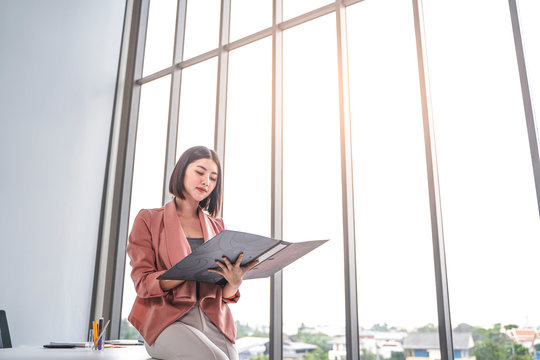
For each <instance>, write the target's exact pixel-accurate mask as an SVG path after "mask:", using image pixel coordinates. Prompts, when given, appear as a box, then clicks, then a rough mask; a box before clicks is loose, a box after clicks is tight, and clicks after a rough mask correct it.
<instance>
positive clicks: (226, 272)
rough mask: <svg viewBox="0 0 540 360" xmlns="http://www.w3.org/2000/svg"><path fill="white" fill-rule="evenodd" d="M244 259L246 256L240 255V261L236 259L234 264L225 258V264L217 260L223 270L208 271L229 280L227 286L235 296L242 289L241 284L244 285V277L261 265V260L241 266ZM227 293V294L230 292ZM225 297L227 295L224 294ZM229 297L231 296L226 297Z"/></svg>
mask: <svg viewBox="0 0 540 360" xmlns="http://www.w3.org/2000/svg"><path fill="white" fill-rule="evenodd" d="M243 258H244V254H243V253H242V254H240V255H239V256H238V259H236V262H235V263H234V264H233V263H231V261H230V260H229V259H228V258H227V257H226V256H224V257H223V262H221V261H218V260H216V264H217V265H218V266H219V267H220V268H221V269H208V271H210V272H213V273H216V274H220V275H221V276H223V277H224V278H225V280H227V283H228V284H227V285H229V287H230V289H227V290H229V291H233V290H234V292H233V294H232V295H234V294H235V293H236V291H238V288H239V287H240V284H242V279H243V278H244V275H245V274H246V273H247V272H248V271H249V270H250V269H251V268H252V267H254V266H255V265H257V264H258V263H259V260H253V261H251V262H250V263H248V264H246V265H244V266H241V265H240V264H241V263H242V259H243ZM229 291H227V292H229ZM224 295H225V294H224ZM225 297H229V296H225Z"/></svg>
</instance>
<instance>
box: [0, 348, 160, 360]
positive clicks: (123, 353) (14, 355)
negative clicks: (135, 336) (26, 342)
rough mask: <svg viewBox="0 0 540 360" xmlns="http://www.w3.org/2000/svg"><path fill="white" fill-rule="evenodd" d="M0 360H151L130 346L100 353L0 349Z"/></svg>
mask: <svg viewBox="0 0 540 360" xmlns="http://www.w3.org/2000/svg"><path fill="white" fill-rule="evenodd" d="M0 359H9V360H11V359H37V360H40V359H48V360H53V359H66V360H67V359H73V360H78V359H99V360H120V359H129V360H147V359H151V357H150V355H148V353H147V352H146V349H145V348H144V345H130V346H125V347H122V348H106V349H103V350H101V351H90V350H88V349H84V348H74V349H46V348H43V347H37V346H22V347H16V348H11V349H0Z"/></svg>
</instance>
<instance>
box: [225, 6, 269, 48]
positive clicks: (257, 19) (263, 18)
mask: <svg viewBox="0 0 540 360" xmlns="http://www.w3.org/2000/svg"><path fill="white" fill-rule="evenodd" d="M270 26H272V1H271V0H258V1H253V0H232V2H231V33H230V39H231V41H234V40H238V39H240V38H243V37H244V36H247V35H251V34H253V33H256V32H257V31H259V30H262V29H265V28H268V27H270Z"/></svg>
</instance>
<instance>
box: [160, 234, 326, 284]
mask: <svg viewBox="0 0 540 360" xmlns="http://www.w3.org/2000/svg"><path fill="white" fill-rule="evenodd" d="M326 241H328V240H313V241H303V242H296V243H291V242H287V241H283V240H278V239H272V238H268V237H264V236H260V235H254V234H248V233H244V232H239V231H232V230H223V231H222V232H220V233H219V234H217V235H216V236H214V237H213V238H211V239H209V240H208V241H206V242H204V243H203V244H202V245H201V246H199V247H198V248H196V249H195V251H193V252H192V253H191V254H189V255H188V256H186V257H185V258H183V259H182V260H180V261H179V262H178V263H176V265H174V266H173V267H171V268H170V269H169V270H167V271H166V272H164V273H163V274H161V276H159V277H158V279H160V280H196V281H201V282H207V283H213V284H221V285H223V284H225V283H226V280H225V279H224V278H223V276H221V275H219V274H216V273H212V272H210V271H208V269H219V267H218V266H217V265H216V260H219V261H223V259H222V256H226V257H227V258H228V259H229V260H230V261H231V262H232V263H234V262H235V261H236V259H237V258H238V256H239V255H240V254H241V253H244V258H243V259H242V265H246V264H247V263H249V262H251V261H252V260H255V259H259V263H258V264H257V265H256V266H255V267H253V268H252V269H251V270H250V271H248V272H247V274H246V275H245V276H244V279H257V278H264V277H268V276H271V275H273V274H275V273H276V272H278V271H279V270H281V269H283V268H284V267H285V266H287V265H289V264H291V263H292V262H294V261H295V260H297V259H299V258H301V257H302V256H304V255H305V254H307V253H308V252H310V251H312V250H313V249H315V248H317V247H319V246H320V245H322V244H324V243H325V242H326Z"/></svg>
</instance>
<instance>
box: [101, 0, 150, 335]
mask: <svg viewBox="0 0 540 360" xmlns="http://www.w3.org/2000/svg"><path fill="white" fill-rule="evenodd" d="M149 8H150V1H149V0H142V1H141V16H140V19H141V20H140V27H139V35H138V42H137V50H136V54H135V68H134V72H133V79H134V80H136V79H140V78H141V77H142V74H143V61H144V49H145V43H146V30H147V25H148V12H149ZM140 98H141V86H140V85H137V84H136V83H135V81H134V82H133V86H132V95H131V108H130V111H129V118H128V119H126V121H127V122H128V133H127V142H126V155H125V164H124V177H123V185H122V192H121V203H120V209H119V210H120V217H119V220H120V221H119V225H118V226H119V229H118V249H119V250H120V251H118V255H117V259H118V261H117V263H116V271H115V283H114V298H113V308H115V309H118V313H116V314H113V315H114V316H113V317H112V318H111V325H113V324H116V323H118V326H120V317H121V308H122V296H123V291H124V271H125V262H126V251H125V249H126V244H127V238H128V232H129V229H128V227H129V210H130V204H131V190H132V183H133V181H132V180H133V165H134V162H135V142H136V139H137V124H138V120H139V102H140ZM116 320H117V321H116ZM112 331H113V329H111V335H112V334H113V332H112ZM119 332H120V328H118V333H119Z"/></svg>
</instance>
